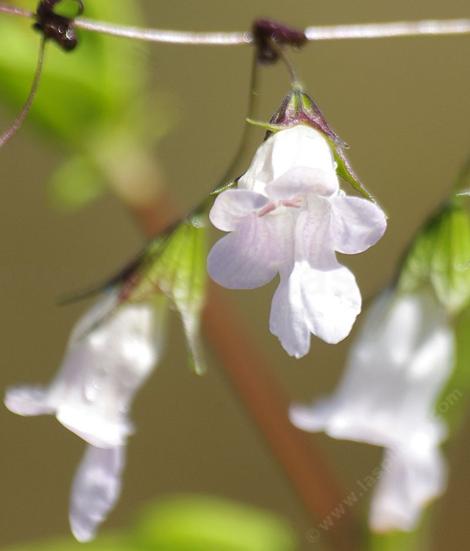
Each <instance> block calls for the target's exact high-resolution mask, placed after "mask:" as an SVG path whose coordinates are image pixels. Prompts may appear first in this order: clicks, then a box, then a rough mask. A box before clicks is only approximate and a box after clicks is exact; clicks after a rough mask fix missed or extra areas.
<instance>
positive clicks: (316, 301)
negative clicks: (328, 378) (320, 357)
mask: <svg viewBox="0 0 470 551" xmlns="http://www.w3.org/2000/svg"><path fill="white" fill-rule="evenodd" d="M291 279H298V281H299V283H298V284H299V285H300V286H301V291H302V299H303V303H304V308H305V314H306V321H307V323H308V327H309V329H310V331H311V332H312V333H313V334H314V335H316V336H317V337H319V338H321V339H322V340H324V341H325V342H327V343H330V344H336V343H338V342H340V341H342V340H343V339H345V338H346V337H347V336H348V335H349V333H350V331H351V328H352V326H353V324H354V321H355V320H356V317H357V316H358V315H359V313H360V311H361V294H360V292H359V288H358V286H357V283H356V278H355V277H354V275H353V274H352V273H351V272H350V271H349V270H348V269H347V268H345V267H344V266H341V265H340V264H338V265H337V267H336V268H334V269H332V270H328V271H324V270H315V269H313V268H312V267H311V266H310V265H309V264H308V263H307V262H296V265H295V268H294V270H293V272H292V274H291Z"/></svg>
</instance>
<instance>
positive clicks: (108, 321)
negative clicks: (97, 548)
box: [5, 292, 164, 541]
mask: <svg viewBox="0 0 470 551" xmlns="http://www.w3.org/2000/svg"><path fill="white" fill-rule="evenodd" d="M163 313H164V309H163V308H159V307H158V306H156V305H155V304H153V303H152V304H150V303H142V304H128V305H123V306H118V294H117V292H113V293H111V294H109V295H108V296H106V297H105V298H104V299H103V300H102V301H100V302H98V303H97V304H96V305H95V306H94V307H93V308H92V309H91V310H90V311H89V312H87V313H86V314H85V315H84V316H83V318H82V319H81V320H80V321H79V322H78V323H77V325H76V326H75V328H74V330H73V332H72V336H71V338H70V341H69V344H68V347H67V352H66V355H65V358H64V361H63V364H62V368H61V370H60V372H59V374H58V375H57V376H56V378H55V379H54V380H53V382H52V384H51V385H49V387H46V388H44V387H19V388H13V389H10V390H8V391H7V394H6V399H5V404H6V406H7V407H8V409H10V410H11V411H12V412H14V413H18V414H19V415H24V416H32V415H41V414H54V415H55V416H56V417H57V419H58V420H59V422H60V423H62V424H63V425H64V426H65V427H66V428H68V429H69V430H71V431H72V432H74V433H75V434H77V435H78V436H80V437H81V438H82V439H83V440H85V441H86V442H87V444H88V449H87V452H86V454H85V458H84V460H83V461H82V463H81V465H80V468H79V471H78V474H77V476H76V479H75V482H74V485H73V490H72V498H71V511H70V520H71V526H72V531H73V532H74V535H75V536H76V537H77V539H79V540H80V541H88V540H90V539H92V538H93V537H94V533H95V530H96V527H97V525H98V524H99V523H101V522H102V521H103V520H104V518H105V516H106V514H107V513H108V512H109V510H110V509H111V508H112V506H113V505H114V502H115V501H116V499H117V497H118V495H119V492H120V486H121V479H120V478H121V472H122V468H123V465H124V462H125V444H126V441H127V437H128V436H129V435H130V434H131V433H132V431H133V429H132V424H131V422H130V420H129V418H128V412H129V407H130V404H131V402H132V399H133V397H134V395H135V393H136V391H137V390H138V388H139V387H140V386H141V385H142V384H143V382H144V381H145V380H146V379H147V377H148V376H149V375H150V373H151V371H152V368H153V367H154V365H155V364H156V362H157V361H158V359H159V356H160V352H161V344H162V343H161V340H162V334H163V330H162V323H163Z"/></svg>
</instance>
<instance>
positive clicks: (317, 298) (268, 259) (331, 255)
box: [208, 125, 386, 357]
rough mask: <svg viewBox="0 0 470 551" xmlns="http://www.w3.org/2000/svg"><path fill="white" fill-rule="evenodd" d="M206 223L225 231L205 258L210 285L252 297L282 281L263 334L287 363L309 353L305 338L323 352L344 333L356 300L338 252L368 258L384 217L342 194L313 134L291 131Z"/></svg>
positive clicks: (261, 154)
mask: <svg viewBox="0 0 470 551" xmlns="http://www.w3.org/2000/svg"><path fill="white" fill-rule="evenodd" d="M210 219H211V221H212V223H213V224H214V226H216V227H217V228H218V229H220V230H223V231H226V232H230V233H229V235H227V236H225V237H224V238H222V239H221V240H220V241H218V242H217V243H216V244H215V245H214V247H213V248H212V250H211V252H210V254H209V258H208V271H209V274H210V275H211V277H212V278H213V279H214V280H215V281H216V282H218V283H219V284H220V285H222V286H224V287H227V288H230V289H254V288H256V287H260V286H262V285H265V284H266V283H268V282H269V281H271V280H272V279H273V278H274V277H275V276H276V275H277V274H279V275H280V278H281V281H280V285H279V287H278V288H277V290H276V292H275V294H274V297H273V302H272V308H271V316H270V329H271V332H272V333H273V334H274V335H276V336H277V337H278V338H279V340H280V341H281V344H282V346H283V347H284V348H285V350H286V351H287V352H288V353H289V354H291V355H292V356H295V357H301V356H304V355H305V354H307V353H308V351H309V348H310V334H311V333H313V334H314V335H316V336H318V337H320V338H321V339H323V340H324V341H326V342H328V343H337V342H339V341H341V340H342V339H344V338H345V337H346V336H347V335H348V334H349V332H350V330H351V327H352V325H353V323H354V321H355V319H356V317H357V315H358V314H359V312H360V310H361V295H360V292H359V289H358V286H357V283H356V280H355V277H354V275H353V274H352V273H351V272H350V271H349V270H348V269H347V268H345V267H344V266H342V265H341V264H340V263H339V262H338V260H337V259H336V254H335V253H336V252H340V253H345V254H356V253H360V252H363V251H365V250H366V249H368V248H369V247H370V246H372V245H373V244H375V243H376V242H377V241H378V240H379V239H380V238H381V236H382V235H383V233H384V231H385V228H386V218H385V215H384V213H383V212H382V210H381V209H380V208H379V207H378V206H377V205H376V204H374V203H373V202H371V201H368V200H365V199H362V198H359V197H351V196H347V195H346V194H345V193H344V192H343V191H341V190H340V188H339V182H338V177H337V174H336V165H335V161H334V158H333V154H332V151H331V149H330V146H329V144H328V142H327V140H326V138H325V137H324V136H323V135H322V134H321V133H320V132H319V131H317V130H315V129H313V128H311V127H309V126H306V125H297V126H294V127H292V128H289V129H286V130H281V131H280V132H277V133H276V134H274V135H273V136H271V137H270V138H269V139H268V140H266V141H265V142H264V143H263V144H262V145H261V147H260V148H259V149H258V151H257V152H256V155H255V157H254V160H253V162H252V164H251V166H250V168H249V169H248V171H247V172H246V173H245V174H244V176H243V177H242V178H240V180H239V182H238V188H237V189H230V190H226V191H224V192H222V193H221V194H220V195H219V196H218V197H217V199H216V201H215V203H214V206H213V207H212V210H211V213H210Z"/></svg>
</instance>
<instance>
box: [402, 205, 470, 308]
mask: <svg viewBox="0 0 470 551" xmlns="http://www.w3.org/2000/svg"><path fill="white" fill-rule="evenodd" d="M399 284H400V288H401V289H402V290H404V291H408V292H413V291H415V290H416V289H418V288H419V287H420V286H423V285H431V286H432V287H433V289H434V291H435V293H436V295H437V297H438V299H439V301H440V302H441V303H442V304H443V306H445V308H446V309H447V310H448V312H449V313H451V314H458V313H459V312H460V311H462V309H463V308H465V307H466V306H467V304H468V303H469V301H470V217H469V215H468V213H467V211H466V210H465V209H464V208H463V206H462V204H461V201H459V200H454V201H452V202H450V203H448V204H447V205H445V207H444V208H443V209H441V210H440V211H439V212H438V213H437V215H435V216H434V217H433V218H432V219H431V220H430V221H429V223H428V224H427V225H426V226H425V227H424V229H423V230H422V231H421V232H420V233H419V234H418V236H417V238H416V239H415V241H414V243H413V244H412V246H411V249H410V251H409V253H408V255H407V257H406V259H405V263H404V266H403V269H402V273H401V275H400V281H399Z"/></svg>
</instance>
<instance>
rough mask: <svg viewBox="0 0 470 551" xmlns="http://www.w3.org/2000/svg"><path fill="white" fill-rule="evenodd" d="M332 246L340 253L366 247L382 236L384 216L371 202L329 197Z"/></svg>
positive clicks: (360, 251) (343, 197)
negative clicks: (331, 218)
mask: <svg viewBox="0 0 470 551" xmlns="http://www.w3.org/2000/svg"><path fill="white" fill-rule="evenodd" d="M331 204H332V207H333V217H334V222H333V224H334V229H333V232H334V238H335V249H336V250H337V251H338V252H340V253H344V254H357V253H362V252H363V251H365V250H367V249H368V248H369V247H371V246H372V245H375V243H377V241H378V240H379V239H380V238H381V237H382V235H383V234H384V232H385V229H386V227H387V219H386V217H385V214H384V212H383V211H382V209H381V208H380V207H379V206H377V205H376V204H375V203H372V202H371V201H368V200H367V199H361V198H359V197H349V196H347V195H343V194H340V195H337V196H336V197H332V198H331Z"/></svg>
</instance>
